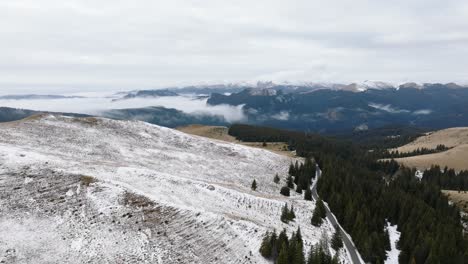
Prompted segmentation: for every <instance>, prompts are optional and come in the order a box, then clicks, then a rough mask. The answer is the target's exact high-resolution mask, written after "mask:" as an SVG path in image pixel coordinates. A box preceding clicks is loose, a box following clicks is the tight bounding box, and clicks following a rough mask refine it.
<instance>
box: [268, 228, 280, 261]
mask: <svg viewBox="0 0 468 264" xmlns="http://www.w3.org/2000/svg"><path fill="white" fill-rule="evenodd" d="M270 247H271V258H272V259H276V258H277V257H278V253H279V252H278V251H279V249H278V247H279V245H278V236H277V235H276V230H273V233H272V234H271V236H270Z"/></svg>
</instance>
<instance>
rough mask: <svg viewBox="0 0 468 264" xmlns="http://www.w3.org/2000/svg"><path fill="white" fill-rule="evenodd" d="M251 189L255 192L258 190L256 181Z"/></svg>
mask: <svg viewBox="0 0 468 264" xmlns="http://www.w3.org/2000/svg"><path fill="white" fill-rule="evenodd" d="M250 188H251V189H252V190H254V191H255V190H257V182H256V181H255V179H254V180H253V182H252V186H251V187H250Z"/></svg>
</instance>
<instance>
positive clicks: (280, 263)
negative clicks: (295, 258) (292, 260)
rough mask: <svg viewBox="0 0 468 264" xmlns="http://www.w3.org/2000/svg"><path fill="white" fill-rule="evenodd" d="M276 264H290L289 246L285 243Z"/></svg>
mask: <svg viewBox="0 0 468 264" xmlns="http://www.w3.org/2000/svg"><path fill="white" fill-rule="evenodd" d="M276 264H289V254H288V245H286V243H284V242H283V244H282V246H281V250H280V252H279V255H278V259H277V260H276Z"/></svg>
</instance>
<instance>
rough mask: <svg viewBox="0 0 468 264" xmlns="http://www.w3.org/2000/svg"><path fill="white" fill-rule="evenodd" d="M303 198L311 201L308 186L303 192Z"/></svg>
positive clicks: (310, 192)
mask: <svg viewBox="0 0 468 264" xmlns="http://www.w3.org/2000/svg"><path fill="white" fill-rule="evenodd" d="M304 200H307V201H312V191H311V190H310V186H308V187H307V189H306V191H305V192H304Z"/></svg>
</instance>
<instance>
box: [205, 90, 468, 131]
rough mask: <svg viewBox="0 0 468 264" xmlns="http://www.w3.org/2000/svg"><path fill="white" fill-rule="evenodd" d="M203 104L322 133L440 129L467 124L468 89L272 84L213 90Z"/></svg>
mask: <svg viewBox="0 0 468 264" xmlns="http://www.w3.org/2000/svg"><path fill="white" fill-rule="evenodd" d="M207 103H208V104H210V105H220V104H228V105H244V107H243V109H244V112H245V115H246V116H248V123H250V124H256V125H264V126H272V127H278V128H287V129H296V130H303V131H315V132H323V133H337V132H340V131H350V130H355V131H363V130H367V129H372V128H379V127H384V126H389V125H399V126H415V127H425V128H430V129H441V128H447V127H455V126H464V125H467V124H468V89H466V88H464V87H462V86H457V85H455V84H425V85H423V86H417V85H416V84H414V85H410V84H406V85H402V86H400V87H398V88H380V89H365V90H363V91H362V92H356V91H348V90H344V89H339V90H333V89H319V90H311V91H309V92H300V93H298V92H291V91H289V90H285V91H283V90H281V89H276V88H275V87H271V88H264V89H261V90H258V89H257V90H255V89H245V90H244V91H241V92H239V93H234V94H231V95H223V94H212V96H211V97H210V98H209V99H208V101H207Z"/></svg>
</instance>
